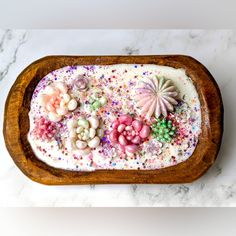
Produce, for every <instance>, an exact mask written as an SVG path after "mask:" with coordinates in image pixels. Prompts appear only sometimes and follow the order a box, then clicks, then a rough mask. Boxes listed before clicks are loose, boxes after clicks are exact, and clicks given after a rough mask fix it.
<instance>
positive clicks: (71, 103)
mask: <svg viewBox="0 0 236 236" xmlns="http://www.w3.org/2000/svg"><path fill="white" fill-rule="evenodd" d="M77 105H78V103H77V101H76V100H75V99H71V100H70V101H69V103H68V105H67V107H68V109H69V111H73V110H75V109H76V107H77Z"/></svg>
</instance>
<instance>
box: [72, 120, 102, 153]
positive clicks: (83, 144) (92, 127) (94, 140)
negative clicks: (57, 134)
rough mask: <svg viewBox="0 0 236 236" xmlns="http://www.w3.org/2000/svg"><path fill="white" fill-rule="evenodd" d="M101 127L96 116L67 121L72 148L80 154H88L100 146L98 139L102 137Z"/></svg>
mask: <svg viewBox="0 0 236 236" xmlns="http://www.w3.org/2000/svg"><path fill="white" fill-rule="evenodd" d="M101 126H102V124H101V123H100V121H99V119H98V117H97V116H91V117H89V118H85V117H80V118H79V119H78V120H77V121H76V120H74V119H71V120H70V121H68V123H67V127H68V130H69V138H70V141H71V143H72V146H73V147H74V148H75V149H78V150H80V151H81V152H82V154H88V153H90V152H91V149H92V148H97V147H98V146H99V145H100V139H101V138H102V137H103V135H104V130H103V128H102V127H101Z"/></svg>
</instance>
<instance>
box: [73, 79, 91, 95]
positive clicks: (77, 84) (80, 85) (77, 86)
mask: <svg viewBox="0 0 236 236" xmlns="http://www.w3.org/2000/svg"><path fill="white" fill-rule="evenodd" d="M88 85H89V82H88V79H87V78H86V77H85V76H84V75H79V76H78V77H77V78H76V79H75V80H73V84H72V87H73V90H78V91H80V92H83V91H86V90H87V89H88Z"/></svg>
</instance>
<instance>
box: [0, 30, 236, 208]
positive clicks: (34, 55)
mask: <svg viewBox="0 0 236 236" xmlns="http://www.w3.org/2000/svg"><path fill="white" fill-rule="evenodd" d="M117 54H123V55H142V54H144V55H150V54H153V55H155V54H186V55H191V56H192V57H195V58H196V59H197V60H199V61H200V62H202V63H203V64H204V65H205V66H206V67H207V68H208V69H209V70H210V72H211V73H212V75H213V76H214V78H215V79H216V81H217V83H218V85H219V87H220V89H221V93H222V97H223V102H224V109H225V116H224V137H223V143H222V146H221V150H220V153H219V155H218V158H217V161H216V163H215V164H214V165H213V166H212V167H211V168H210V169H209V171H208V172H207V173H206V174H205V175H204V176H203V177H201V178H200V179H199V180H197V181H195V182H194V183H191V184H181V185H146V184H145V185H88V186H44V185H41V184H38V183H35V182H32V181H31V180H29V179H28V178H27V177H25V176H24V175H23V174H22V173H21V171H20V170H19V169H18V168H17V167H16V166H15V164H14V163H13V161H12V159H11V157H10V156H9V154H8V152H7V150H6V148H5V144H4V140H3V135H2V132H1V134H0V148H1V158H0V160H1V164H0V189H1V194H0V206H236V171H235V169H236V168H235V167H236V158H235V157H236V145H235V140H236V105H235V97H234V95H235V94H234V93H235V88H236V79H235V78H234V77H235V74H236V66H235V61H236V31H232V30H212V31H205V30H147V31H143V30H138V31H137V30H128V31H127V30H55V31H54V30H31V31H24V30H0V114H1V116H0V125H1V130H2V124H3V114H4V113H3V111H4V104H5V100H6V97H7V94H8V91H9V89H10V88H11V86H12V84H13V82H14V81H15V79H16V77H17V75H18V74H19V73H20V72H21V71H22V70H23V69H24V68H25V67H26V66H27V65H29V64H30V63H32V62H33V61H35V60H37V59H39V58H41V57H44V56H46V55H117Z"/></svg>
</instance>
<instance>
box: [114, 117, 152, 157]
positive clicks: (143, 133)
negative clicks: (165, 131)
mask: <svg viewBox="0 0 236 236" xmlns="http://www.w3.org/2000/svg"><path fill="white" fill-rule="evenodd" d="M112 128H113V130H112V132H111V133H110V134H109V140H110V141H111V143H113V144H119V145H120V148H121V150H122V151H123V152H128V153H135V152H136V151H137V150H138V149H139V145H140V144H141V143H143V142H144V141H145V139H146V138H147V137H148V136H149V134H150V127H149V126H148V125H146V124H144V123H143V122H142V121H140V120H138V119H134V118H132V116H130V115H122V116H120V117H119V118H118V119H116V120H115V121H114V122H113V124H112Z"/></svg>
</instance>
